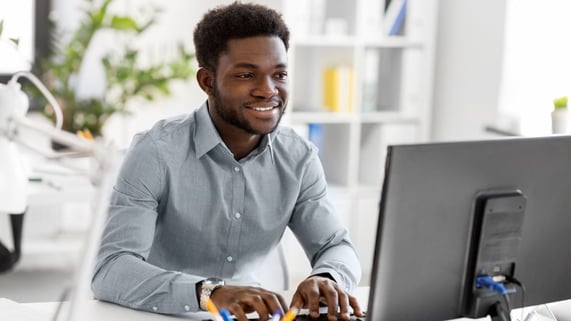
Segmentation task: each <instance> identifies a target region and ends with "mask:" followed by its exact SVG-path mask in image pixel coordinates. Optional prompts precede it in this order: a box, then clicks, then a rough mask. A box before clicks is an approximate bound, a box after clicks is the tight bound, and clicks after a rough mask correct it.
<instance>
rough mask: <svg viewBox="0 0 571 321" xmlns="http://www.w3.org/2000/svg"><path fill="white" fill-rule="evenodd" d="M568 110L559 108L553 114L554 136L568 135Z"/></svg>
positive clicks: (552, 130) (552, 127) (552, 128)
mask: <svg viewBox="0 0 571 321" xmlns="http://www.w3.org/2000/svg"><path fill="white" fill-rule="evenodd" d="M567 123H568V112H567V108H557V109H554V110H553V111H552V112H551V132H552V133H553V134H565V133H567Z"/></svg>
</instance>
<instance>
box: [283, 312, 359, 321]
mask: <svg viewBox="0 0 571 321" xmlns="http://www.w3.org/2000/svg"><path fill="white" fill-rule="evenodd" d="M293 320H294V321H329V319H327V314H325V313H322V314H321V315H319V318H317V319H315V318H312V317H310V316H309V315H298V316H296V317H295V319H293ZM337 320H338V321H346V320H343V319H341V318H338V319H337ZM350 321H367V319H366V318H365V317H357V316H354V315H351V319H350Z"/></svg>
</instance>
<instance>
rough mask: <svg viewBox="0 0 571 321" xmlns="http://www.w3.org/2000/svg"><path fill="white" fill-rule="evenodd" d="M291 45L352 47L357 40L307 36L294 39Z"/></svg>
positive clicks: (339, 37) (350, 37)
mask: <svg viewBox="0 0 571 321" xmlns="http://www.w3.org/2000/svg"><path fill="white" fill-rule="evenodd" d="M293 44H294V45H295V46H298V47H302V46H306V47H349V48H351V47H354V46H355V45H357V40H356V39H355V37H352V36H307V37H301V38H299V39H295V40H294V42H293Z"/></svg>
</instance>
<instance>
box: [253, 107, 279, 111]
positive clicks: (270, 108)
mask: <svg viewBox="0 0 571 321" xmlns="http://www.w3.org/2000/svg"><path fill="white" fill-rule="evenodd" d="M252 108H253V109H254V110H255V111H268V110H272V109H273V108H274V107H252Z"/></svg>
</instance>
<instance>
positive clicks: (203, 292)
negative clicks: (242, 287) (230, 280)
mask: <svg viewBox="0 0 571 321" xmlns="http://www.w3.org/2000/svg"><path fill="white" fill-rule="evenodd" d="M224 284H225V283H224V280H222V279H218V278H208V279H206V280H203V281H202V282H200V284H199V287H200V294H199V305H200V309H201V310H203V311H208V308H207V307H206V301H207V300H208V299H210V295H211V294H212V292H213V291H214V290H216V289H218V288H219V287H222V286H224Z"/></svg>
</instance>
